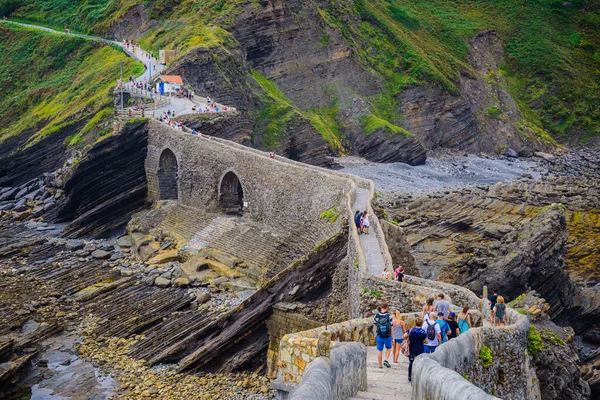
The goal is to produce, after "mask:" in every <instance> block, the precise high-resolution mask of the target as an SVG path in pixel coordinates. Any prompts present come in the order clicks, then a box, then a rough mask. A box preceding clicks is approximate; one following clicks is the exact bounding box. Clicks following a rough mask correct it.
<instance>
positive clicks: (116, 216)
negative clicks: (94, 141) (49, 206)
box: [49, 120, 148, 237]
mask: <svg viewBox="0 0 600 400" xmlns="http://www.w3.org/2000/svg"><path fill="white" fill-rule="evenodd" d="M147 134H148V131H147V127H146V122H145V121H144V120H142V121H138V122H133V123H131V124H127V125H126V126H125V127H124V129H123V131H122V132H121V133H120V134H118V135H115V136H112V137H110V138H108V139H105V140H104V141H102V142H100V143H99V144H98V145H96V146H95V147H93V148H92V149H91V150H90V151H89V152H88V153H86V154H85V156H84V157H83V158H82V159H81V160H79V162H78V163H76V164H75V165H74V167H73V168H72V169H71V170H70V171H69V173H67V175H66V177H65V184H64V191H65V199H64V200H63V201H62V202H60V203H59V204H57V208H56V210H55V211H54V213H53V215H51V216H50V218H49V219H51V220H54V221H56V222H67V221H69V225H67V227H66V228H65V229H64V231H63V234H64V235H65V236H67V237H80V236H83V235H90V236H94V237H102V236H106V235H109V234H111V233H114V232H117V231H119V230H122V229H123V228H124V227H125V225H126V224H127V222H128V221H129V217H130V216H131V215H132V214H133V213H134V212H137V211H139V210H141V209H142V208H144V207H146V206H147V205H148V204H147V202H146V195H147V185H146V170H145V168H144V161H145V159H146V149H147V143H148V142H147Z"/></svg>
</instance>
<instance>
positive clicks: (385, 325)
mask: <svg viewBox="0 0 600 400" xmlns="http://www.w3.org/2000/svg"><path fill="white" fill-rule="evenodd" d="M373 324H374V325H375V328H376V330H377V336H376V337H375V342H376V344H377V363H378V365H379V368H382V365H385V366H386V367H387V368H390V367H391V365H390V362H389V361H388V358H390V353H391V352H392V317H391V316H390V313H389V312H388V303H387V301H383V302H381V305H380V306H379V312H377V314H375V318H374V319H373ZM384 347H385V358H384V357H383V348H384ZM382 360H383V361H382Z"/></svg>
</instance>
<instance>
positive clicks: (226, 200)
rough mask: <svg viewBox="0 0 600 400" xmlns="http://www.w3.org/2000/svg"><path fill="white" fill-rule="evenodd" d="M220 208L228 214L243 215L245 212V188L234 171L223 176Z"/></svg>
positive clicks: (220, 186)
mask: <svg viewBox="0 0 600 400" xmlns="http://www.w3.org/2000/svg"><path fill="white" fill-rule="evenodd" d="M219 207H220V208H221V210H223V212H225V213H226V214H235V215H242V214H243V212H244V188H243V187H242V182H241V181H240V178H238V176H237V175H236V174H235V172H233V171H228V172H227V173H226V174H225V175H223V177H222V178H221V182H220V183H219Z"/></svg>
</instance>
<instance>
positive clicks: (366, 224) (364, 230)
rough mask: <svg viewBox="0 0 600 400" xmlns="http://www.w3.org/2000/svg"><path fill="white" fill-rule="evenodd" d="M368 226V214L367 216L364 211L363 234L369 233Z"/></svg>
mask: <svg viewBox="0 0 600 400" xmlns="http://www.w3.org/2000/svg"><path fill="white" fill-rule="evenodd" d="M369 226H371V224H370V223H369V214H367V212H366V211H364V212H363V233H365V234H368V233H369Z"/></svg>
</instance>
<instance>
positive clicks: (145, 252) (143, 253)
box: [138, 245, 158, 262]
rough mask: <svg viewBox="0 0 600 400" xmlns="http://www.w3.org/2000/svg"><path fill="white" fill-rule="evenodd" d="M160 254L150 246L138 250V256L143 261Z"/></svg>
mask: <svg viewBox="0 0 600 400" xmlns="http://www.w3.org/2000/svg"><path fill="white" fill-rule="evenodd" d="M157 253H158V250H157V249H156V248H154V247H152V246H150V245H145V246H140V247H139V248H138V255H139V256H140V259H141V260H142V261H144V262H145V261H148V260H149V259H150V258H151V257H154V255H155V254H157Z"/></svg>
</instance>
